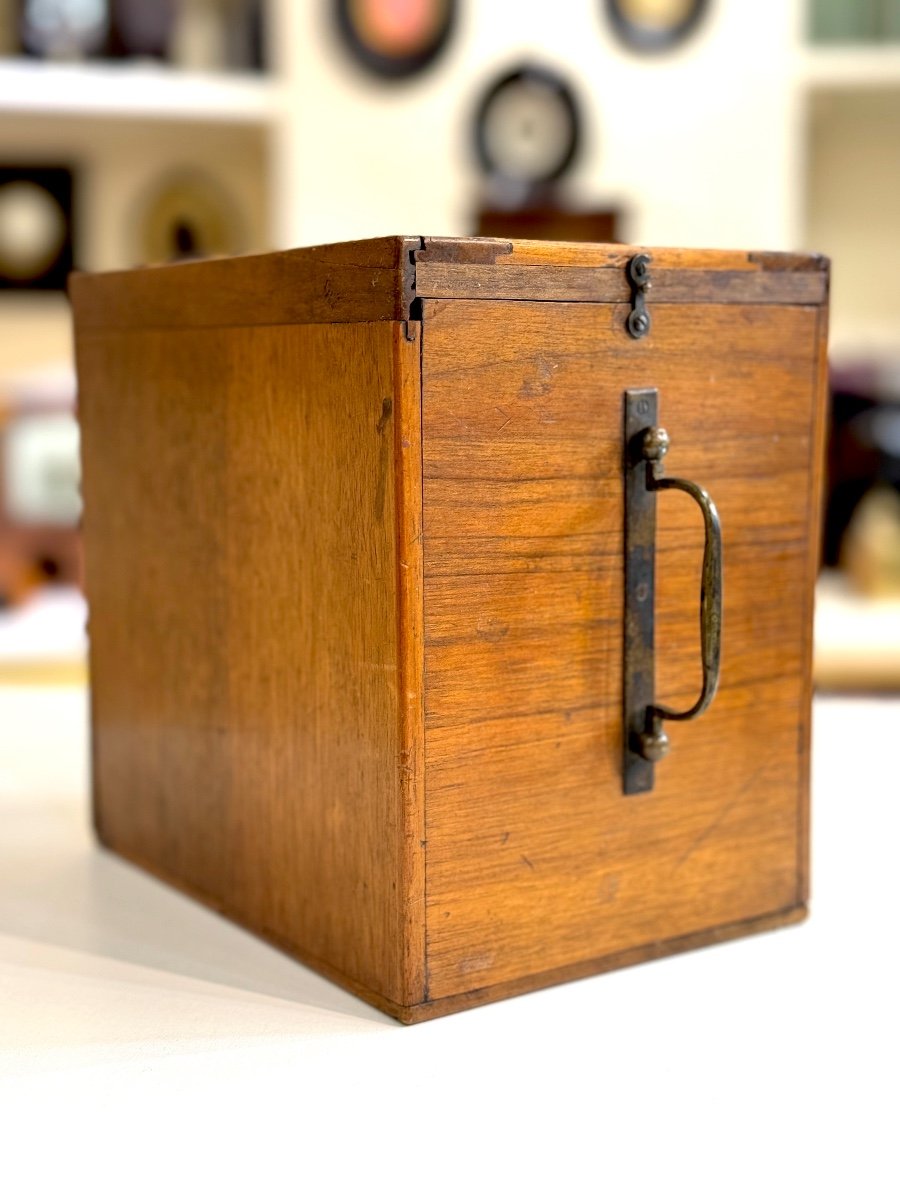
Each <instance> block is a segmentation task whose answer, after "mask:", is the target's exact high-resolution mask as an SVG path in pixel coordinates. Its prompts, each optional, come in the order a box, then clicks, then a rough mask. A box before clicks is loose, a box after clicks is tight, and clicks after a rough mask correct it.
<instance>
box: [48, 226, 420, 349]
mask: <svg viewBox="0 0 900 1200" xmlns="http://www.w3.org/2000/svg"><path fill="white" fill-rule="evenodd" d="M420 245H421V239H420V238H404V237H385V238H371V239H369V240H366V241H360V242H342V243H340V244H338V245H334V246H309V247H305V248H303V249H301V250H286V251H282V252H279V253H276V254H256V255H252V254H251V255H246V256H244V257H240V258H222V259H213V260H204V261H202V262H186V263H175V264H171V265H168V266H156V267H143V268H141V269H139V270H132V271H109V272H104V273H103V274H98V275H82V274H79V273H76V274H74V275H73V276H71V278H70V280H69V293H70V295H71V297H72V301H73V303H74V305H75V309H76V313H77V320H78V328H79V329H82V330H83V329H129V328H142V329H154V328H160V329H185V328H208V327H212V326H231V325H235V326H241V327H246V326H249V325H288V324H291V325H296V324H313V323H331V322H345V321H399V320H405V319H406V318H407V317H408V316H409V307H410V304H411V302H412V299H413V296H414V279H415V272H414V268H413V264H412V260H411V257H410V256H411V254H412V253H413V252H414V250H415V249H416V248H417V247H419V246H420Z"/></svg>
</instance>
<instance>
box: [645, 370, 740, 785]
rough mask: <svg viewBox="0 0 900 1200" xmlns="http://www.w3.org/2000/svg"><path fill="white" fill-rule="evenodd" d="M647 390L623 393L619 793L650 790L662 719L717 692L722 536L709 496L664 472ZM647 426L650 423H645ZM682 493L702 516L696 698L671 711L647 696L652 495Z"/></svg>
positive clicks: (664, 742)
mask: <svg viewBox="0 0 900 1200" xmlns="http://www.w3.org/2000/svg"><path fill="white" fill-rule="evenodd" d="M657 410H658V394H657V392H656V389H654V388H641V389H635V390H632V391H630V392H627V393H626V422H625V424H626V464H625V476H626V485H625V525H626V528H625V547H626V568H625V576H626V578H625V689H624V690H625V713H624V732H625V742H626V744H625V748H624V750H625V754H624V790H625V792H626V793H631V792H641V791H648V790H649V789H650V788H652V787H653V764H654V763H656V762H659V760H660V759H662V758H664V757H665V755H666V754H667V753H668V752H669V749H670V744H669V738H668V735H667V734H666V732H665V730H664V729H663V722H664V721H690V720H693V719H694V718H695V717H699V716H700V715H701V713H703V712H705V711H706V709H707V708H709V706H710V704H711V703H712V701H713V698H714V697H715V694H716V690H717V688H718V686H719V668H720V663H721V648H722V530H721V525H720V523H719V514H718V512H717V511H716V506H715V504H714V503H713V501H712V499H711V497H710V495H709V493H708V492H707V491H706V490H705V489H704V488H702V487H700V485H699V484H697V483H694V482H693V481H692V480H689V479H679V478H677V477H675V476H671V475H665V474H664V473H663V460H664V458H665V455H666V452H667V451H668V449H669V435H668V434H667V433H666V431H665V429H662V428H661V427H659V426H658V425H657V424H656V420H657ZM648 421H649V423H648ZM663 491H681V492H685V493H686V494H687V495H688V496H690V497H691V499H692V500H694V501H695V502H696V504H697V505H698V506H699V508H700V511H701V513H702V514H703V525H704V549H703V567H702V571H701V576H700V659H701V666H702V671H703V678H702V684H701V688H700V695H699V696H698V697H697V700H696V701H695V702H694V703H693V704H692V705H691V706H690V708H686V709H683V710H681V711H677V710H675V709H672V708H669V707H667V706H666V705H662V704H657V703H656V700H655V696H654V690H655V679H654V674H655V673H654V590H655V578H654V576H655V554H656V547H655V540H656V494H657V493H658V492H663Z"/></svg>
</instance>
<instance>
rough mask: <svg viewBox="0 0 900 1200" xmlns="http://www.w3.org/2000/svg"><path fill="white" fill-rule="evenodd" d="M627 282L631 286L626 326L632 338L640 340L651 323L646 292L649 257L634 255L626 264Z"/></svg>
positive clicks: (648, 329)
mask: <svg viewBox="0 0 900 1200" xmlns="http://www.w3.org/2000/svg"><path fill="white" fill-rule="evenodd" d="M628 282H629V283H630V284H631V305H632V308H631V312H630V313H629V314H628V320H627V322H626V326H627V329H628V332H629V333H630V334H631V336H632V337H633V338H642V337H644V335H645V334H648V333H649V332H650V326H651V325H652V323H653V322H652V321H651V320H650V310H649V309H648V308H647V292H648V291H649V290H650V287H651V283H650V255H649V254H635V256H634V258H632V259H630V260H629V263H628Z"/></svg>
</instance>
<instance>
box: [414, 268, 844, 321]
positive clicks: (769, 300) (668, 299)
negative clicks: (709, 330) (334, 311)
mask: <svg viewBox="0 0 900 1200" xmlns="http://www.w3.org/2000/svg"><path fill="white" fill-rule="evenodd" d="M650 271H651V275H652V279H653V290H652V293H651V294H650V296H649V297H648V300H649V303H650V308H651V311H655V309H656V307H657V306H658V305H661V304H689V303H692V302H696V301H697V299H698V297H701V296H702V297H704V298H705V299H707V300H709V301H714V302H716V303H719V304H728V303H731V304H769V305H771V304H820V303H821V302H822V300H824V298H825V294H826V288H827V279H826V278H825V277H824V276H823V275H822V274H821V272H819V271H807V272H800V271H750V270H737V271H724V270H677V269H666V268H660V267H658V266H657V265H656V264H652V265H651V268H650ZM416 290H417V293H418V295H419V296H420V297H422V298H426V299H427V298H445V299H451V298H452V299H469V300H479V299H483V300H544V301H548V300H560V301H572V300H580V301H582V302H589V303H611V302H613V303H621V302H623V301H627V300H628V299H629V297H630V295H631V288H630V287H629V284H628V279H627V277H626V273H625V271H624V269H622V268H621V267H605V268H596V267H585V266H577V267H568V266H555V267H552V268H550V267H545V266H539V265H537V264H535V265H533V266H515V265H511V264H507V262H506V261H505V260H503V259H501V260H499V262H498V263H496V264H489V265H485V264H482V263H474V264H471V263H458V262H451V263H433V264H432V263H427V262H419V264H418V265H417V268H416Z"/></svg>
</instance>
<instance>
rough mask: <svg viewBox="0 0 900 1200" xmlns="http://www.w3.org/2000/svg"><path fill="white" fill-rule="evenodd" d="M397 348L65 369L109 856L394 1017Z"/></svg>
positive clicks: (124, 360) (141, 352)
mask: <svg viewBox="0 0 900 1200" xmlns="http://www.w3.org/2000/svg"><path fill="white" fill-rule="evenodd" d="M76 316H77V297H76ZM402 328H403V327H402V326H401V325H399V324H398V323H392V322H383V323H370V324H359V325H353V324H345V325H340V326H330V325H308V326H299V325H293V326H256V327H253V328H247V327H235V328H206V329H196V328H195V329H184V330H179V329H169V330H158V329H130V330H119V331H103V330H94V329H85V328H83V327H82V328H80V329H79V335H78V339H77V343H78V344H77V354H78V369H79V380H80V397H81V420H82V431H83V457H84V498H85V518H84V534H85V556H86V575H87V590H88V598H89V603H90V645H91V676H92V689H93V713H94V782H95V807H96V820H97V826H98V829H99V831H100V833H101V836H102V838H103V840H104V841H105V842H106V843H107V844H108V845H109V846H111V847H112V848H113V849H116V850H118V851H120V852H122V853H123V854H125V855H127V856H128V857H130V858H132V859H134V860H137V861H139V862H142V863H144V864H145V865H147V866H148V867H150V868H151V869H152V870H154V871H156V872H157V873H159V874H161V875H163V876H164V877H167V878H170V879H172V880H174V881H176V882H178V883H180V884H181V885H183V886H184V887H185V888H186V889H188V890H189V891H191V892H193V893H194V894H198V895H200V896H202V897H204V898H206V899H207V900H209V901H210V902H211V903H213V904H215V905H216V906H217V907H218V908H220V909H221V910H223V911H224V912H226V913H227V914H229V915H231V916H233V917H235V918H236V919H238V920H240V921H241V922H242V923H244V924H246V925H247V926H249V927H250V928H252V929H254V930H257V931H259V932H261V933H263V934H265V935H267V936H268V937H270V938H272V939H273V940H275V941H277V942H279V943H280V944H282V945H284V946H286V947H288V948H289V949H292V950H294V951H295V952H296V953H298V954H299V955H300V956H301V957H305V958H306V959H308V960H309V961H311V962H315V963H317V964H320V965H323V966H324V967H326V968H328V969H329V970H330V971H331V972H332V973H337V974H338V975H340V976H341V977H342V978H344V979H345V980H349V981H350V982H351V983H355V984H356V985H358V986H359V987H360V988H361V989H364V990H366V991H368V992H373V993H376V994H378V995H381V996H383V997H386V998H387V999H388V1000H390V1001H392V1002H395V1003H399V1004H409V1003H415V1002H416V1000H418V999H420V998H421V994H422V992H421V983H420V979H421V958H422V955H421V948H419V949H418V950H417V948H416V946H415V945H414V944H411V942H410V940H409V939H410V927H411V923H410V918H409V905H408V904H407V902H406V901H407V897H408V896H410V895H415V894H416V888H418V889H419V893H420V892H421V874H420V870H421V868H420V864H419V863H418V859H420V858H421V853H422V851H421V848H420V839H419V838H418V837H417V836H415V833H416V831H415V830H414V829H410V828H409V827H408V824H407V823H408V821H409V819H410V813H411V812H412V811H413V806H414V804H415V788H414V786H413V785H414V782H415V780H414V778H413V780H412V783H411V782H410V781H409V778H408V777H409V770H408V769H407V766H405V764H407V765H408V762H409V754H408V747H407V746H406V745H405V739H406V738H407V737H409V736H410V735H411V732H414V718H411V717H410V715H409V714H410V712H412V713H413V714H414V712H415V696H414V697H413V699H412V700H411V701H410V700H409V699H407V700H406V702H405V703H401V702H400V696H401V690H402V691H406V692H408V691H410V690H413V691H414V692H415V689H414V688H412V687H411V684H410V678H411V669H410V667H409V666H408V665H407V664H406V663H404V662H401V658H400V655H401V643H400V637H399V629H400V622H401V610H402V604H403V603H405V601H403V600H402V597H401V588H402V587H405V586H406V584H405V583H403V580H404V578H405V575H406V572H405V571H401V567H400V563H399V560H398V554H397V546H398V537H399V531H398V524H397V516H398V488H397V483H396V476H397V467H398V460H397V454H398V447H399V446H400V442H401V438H400V435H399V432H398V425H397V422H398V412H400V413H401V414H402V416H403V420H404V421H405V422H406V423H407V424H408V425H409V424H410V423H412V424H413V425H414V421H415V413H416V411H417V405H418V373H417V371H418V345H417V344H415V343H409V344H407V343H405V341H404V339H403V335H402V332H401V331H402ZM399 367H402V368H403V371H404V373H405V374H404V382H403V388H405V389H407V391H409V394H410V395H411V396H412V397H413V399H414V407H413V410H412V413H411V415H410V414H407V412H406V410H405V409H404V408H403V405H402V404H401V405H400V406H399V408H398V399H399V398H400V397H399V396H398V392H397V388H398V386H399V385H398V382H397V381H398V378H399V373H398V368H399ZM401 390H402V389H401ZM407 433H409V430H407ZM404 519H405V518H404ZM402 652H403V653H405V649H403V650H402ZM413 677H414V676H413ZM413 775H414V772H413ZM417 856H418V859H417ZM417 872H419V873H418V874H417ZM417 880H418V882H417ZM419 903H421V901H419ZM417 964H418V965H417ZM417 973H418V978H417Z"/></svg>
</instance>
